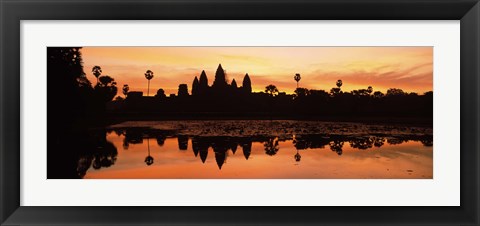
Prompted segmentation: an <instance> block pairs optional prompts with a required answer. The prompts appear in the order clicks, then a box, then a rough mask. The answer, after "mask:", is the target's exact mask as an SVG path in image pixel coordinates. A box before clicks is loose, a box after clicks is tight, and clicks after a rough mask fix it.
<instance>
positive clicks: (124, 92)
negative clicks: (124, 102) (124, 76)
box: [122, 84, 130, 98]
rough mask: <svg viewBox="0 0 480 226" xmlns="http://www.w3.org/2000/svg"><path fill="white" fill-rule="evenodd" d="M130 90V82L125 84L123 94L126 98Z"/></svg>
mask: <svg viewBox="0 0 480 226" xmlns="http://www.w3.org/2000/svg"><path fill="white" fill-rule="evenodd" d="M129 90H130V87H128V84H125V85H123V89H122V91H123V95H125V98H127V94H128V91H129Z"/></svg>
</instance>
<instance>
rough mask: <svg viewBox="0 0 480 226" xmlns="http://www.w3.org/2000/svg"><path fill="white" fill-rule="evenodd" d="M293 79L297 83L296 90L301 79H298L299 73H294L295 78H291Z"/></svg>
mask: <svg viewBox="0 0 480 226" xmlns="http://www.w3.org/2000/svg"><path fill="white" fill-rule="evenodd" d="M293 79H295V81H297V89H298V82H299V81H300V79H302V77H300V74H299V73H296V74H295V76H293Z"/></svg>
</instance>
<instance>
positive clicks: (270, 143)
mask: <svg viewBox="0 0 480 226" xmlns="http://www.w3.org/2000/svg"><path fill="white" fill-rule="evenodd" d="M263 147H264V148H265V154H267V155H270V156H273V155H275V154H277V152H278V150H279V149H280V148H279V147H278V137H275V138H273V137H271V138H268V140H267V141H266V142H265V143H264V144H263Z"/></svg>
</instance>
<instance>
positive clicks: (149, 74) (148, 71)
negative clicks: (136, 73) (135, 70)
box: [145, 70, 153, 96]
mask: <svg viewBox="0 0 480 226" xmlns="http://www.w3.org/2000/svg"><path fill="white" fill-rule="evenodd" d="M145 78H146V79H147V80H148V88H147V96H149V95H150V79H152V78H153V71H150V70H147V72H145Z"/></svg>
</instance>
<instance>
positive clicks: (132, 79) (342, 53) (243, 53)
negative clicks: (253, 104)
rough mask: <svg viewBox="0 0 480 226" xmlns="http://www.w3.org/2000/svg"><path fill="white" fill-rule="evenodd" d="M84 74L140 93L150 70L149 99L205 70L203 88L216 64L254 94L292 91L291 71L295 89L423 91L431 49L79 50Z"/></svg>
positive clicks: (428, 81)
mask: <svg viewBox="0 0 480 226" xmlns="http://www.w3.org/2000/svg"><path fill="white" fill-rule="evenodd" d="M81 51H82V57H83V62H84V70H85V73H86V74H87V77H88V79H89V80H90V81H92V82H94V81H96V79H95V77H94V76H93V74H92V73H91V69H92V67H93V66H95V65H98V66H100V67H101V68H102V71H103V75H109V76H111V77H113V78H114V79H115V81H117V84H118V87H119V88H121V87H123V85H124V84H128V85H129V86H130V91H143V92H144V93H145V94H144V95H146V91H147V80H146V79H145V76H144V73H145V71H146V70H152V71H153V72H154V78H153V79H152V80H151V81H150V95H151V96H153V95H154V94H155V93H156V91H157V90H158V89H159V88H162V89H164V90H165V93H166V94H167V95H168V94H171V93H175V94H176V93H177V90H178V85H179V84H181V83H185V84H187V85H188V89H189V92H191V90H190V89H191V86H192V82H193V79H194V78H195V76H199V75H200V73H201V71H202V70H205V72H206V73H207V77H208V82H209V85H211V84H212V83H213V80H214V77H215V70H216V68H217V67H218V64H220V63H221V64H222V67H223V68H224V69H225V70H226V72H227V79H228V81H229V82H231V80H232V79H235V80H236V81H237V84H239V86H241V84H242V81H243V77H244V75H245V73H248V74H249V76H250V78H251V80H252V88H253V91H254V92H259V91H263V90H265V86H267V85H269V84H274V85H276V86H277V87H278V89H279V91H280V92H286V93H293V91H294V90H295V88H296V82H295V81H294V79H293V76H294V75H295V73H300V74H301V77H302V79H301V80H300V87H304V88H308V89H323V90H327V91H329V90H330V89H331V88H332V87H334V86H335V82H336V81H337V80H338V79H341V80H342V81H343V86H342V90H344V91H351V90H353V89H361V88H367V87H368V86H372V87H373V89H374V91H382V92H384V93H385V91H386V90H387V89H388V88H400V89H403V90H404V91H408V92H417V93H423V92H426V91H431V90H433V48H432V47H84V48H83V49H82V50H81ZM118 94H119V95H121V91H119V93H118Z"/></svg>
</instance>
